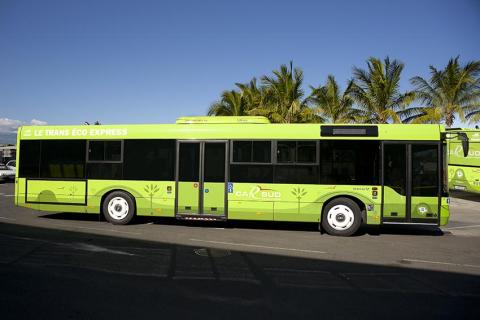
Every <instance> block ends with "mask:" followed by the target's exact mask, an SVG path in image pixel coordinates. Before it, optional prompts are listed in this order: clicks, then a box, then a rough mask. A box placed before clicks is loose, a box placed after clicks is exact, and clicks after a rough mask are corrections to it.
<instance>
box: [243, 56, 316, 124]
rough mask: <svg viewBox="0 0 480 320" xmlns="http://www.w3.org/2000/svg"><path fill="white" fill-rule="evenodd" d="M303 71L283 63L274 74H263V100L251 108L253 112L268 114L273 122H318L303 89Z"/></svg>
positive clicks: (291, 64)
mask: <svg viewBox="0 0 480 320" xmlns="http://www.w3.org/2000/svg"><path fill="white" fill-rule="evenodd" d="M302 83H303V71H302V70H301V69H299V68H293V63H292V62H290V67H288V66H286V65H281V66H280V70H274V71H273V76H263V77H262V84H263V101H262V104H261V105H259V106H258V107H256V108H254V109H252V110H251V113H252V114H255V115H262V116H266V117H268V118H269V119H270V121H271V122H278V123H294V122H316V121H317V122H318V121H319V117H318V116H317V115H315V113H314V112H313V110H312V109H310V108H309V107H308V105H307V102H306V100H305V99H304V98H303V96H304V92H303V90H302Z"/></svg>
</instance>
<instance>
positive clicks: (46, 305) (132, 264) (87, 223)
mask: <svg viewBox="0 0 480 320" xmlns="http://www.w3.org/2000/svg"><path fill="white" fill-rule="evenodd" d="M454 196H455V197H454V198H452V201H451V210H452V218H451V222H450V223H449V225H447V226H445V227H442V228H441V229H438V228H425V227H404V226H402V227H392V226H389V227H388V228H387V227H382V228H380V230H377V229H376V228H373V229H372V228H364V229H363V230H362V231H361V232H360V233H359V234H358V235H356V236H354V237H350V238H340V237H332V236H329V235H326V234H320V233H319V232H318V227H317V225H315V224H303V223H273V222H239V221H229V222H209V223H206V222H200V223H199V222H186V221H177V220H173V219H165V218H163V219H159V218H152V217H146V218H141V219H137V221H136V223H135V224H133V225H129V226H113V225H111V224H108V223H107V222H105V221H99V217H98V216H96V215H82V214H69V213H47V212H39V211H33V210H30V209H26V208H19V207H15V206H14V205H13V184H11V183H6V184H0V283H1V285H0V310H2V311H0V312H1V313H0V317H1V318H2V319H19V318H34V317H35V318H37V319H44V318H45V319H46V318H48V319H52V318H59V319H65V318H71V319H96V318H107V317H108V318H110V317H112V318H113V317H115V318H119V319H125V318H133V317H134V318H137V319H138V318H153V317H157V318H170V317H176V318H179V319H183V318H195V319H202V318H208V319H240V318H241V319H245V318H248V319H273V318H275V319H284V318H285V319H286V318H288V319H292V318H316V319H319V318H326V319H344V318H354V319H355V318H360V319H362V318H365V319H366V318H372V317H388V318H391V319H400V318H401V319H405V318H420V317H421V318H423V319H425V318H432V319H433V318H434V319H439V318H440V319H442V318H449V319H451V318H452V317H455V318H463V319H468V318H471V319H478V317H479V315H480V307H479V306H480V197H479V196H477V195H465V194H461V193H460V194H454Z"/></svg>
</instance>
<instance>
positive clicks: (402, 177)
mask: <svg viewBox="0 0 480 320" xmlns="http://www.w3.org/2000/svg"><path fill="white" fill-rule="evenodd" d="M384 150H385V153H384V162H385V164H384V169H385V175H384V181H385V186H389V187H390V188H392V189H393V190H395V191H396V192H397V193H399V194H401V195H406V192H407V190H406V185H407V184H406V178H407V171H406V170H407V166H406V162H405V158H406V157H405V152H406V150H405V145H404V144H386V145H385V147H384Z"/></svg>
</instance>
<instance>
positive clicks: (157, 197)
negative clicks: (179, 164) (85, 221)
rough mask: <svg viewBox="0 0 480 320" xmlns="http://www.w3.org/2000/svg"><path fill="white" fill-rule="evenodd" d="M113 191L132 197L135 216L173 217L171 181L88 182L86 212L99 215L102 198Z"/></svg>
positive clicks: (172, 188) (173, 184) (173, 194)
mask: <svg viewBox="0 0 480 320" xmlns="http://www.w3.org/2000/svg"><path fill="white" fill-rule="evenodd" d="M113 190H123V191H126V192H128V193H130V194H131V195H132V196H133V197H134V200H135V204H136V209H137V215H140V216H162V217H173V216H175V212H174V209H175V182H173V181H129V180H88V197H87V212H88V213H99V212H100V207H101V205H102V204H101V200H102V197H103V196H104V195H105V194H107V193H109V192H111V191H113Z"/></svg>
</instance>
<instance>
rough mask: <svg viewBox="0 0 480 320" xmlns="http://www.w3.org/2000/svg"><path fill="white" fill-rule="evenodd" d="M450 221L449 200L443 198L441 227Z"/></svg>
mask: <svg viewBox="0 0 480 320" xmlns="http://www.w3.org/2000/svg"><path fill="white" fill-rule="evenodd" d="M449 220H450V206H449V204H448V198H442V202H441V206H440V225H441V226H444V225H446V224H447V223H448V221H449Z"/></svg>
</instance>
